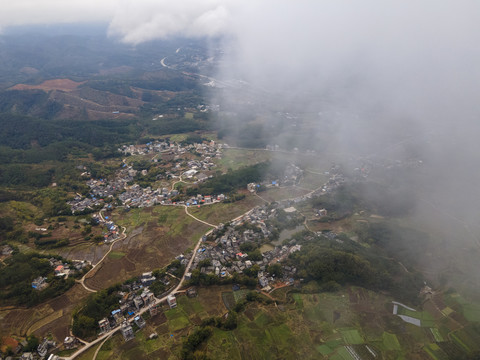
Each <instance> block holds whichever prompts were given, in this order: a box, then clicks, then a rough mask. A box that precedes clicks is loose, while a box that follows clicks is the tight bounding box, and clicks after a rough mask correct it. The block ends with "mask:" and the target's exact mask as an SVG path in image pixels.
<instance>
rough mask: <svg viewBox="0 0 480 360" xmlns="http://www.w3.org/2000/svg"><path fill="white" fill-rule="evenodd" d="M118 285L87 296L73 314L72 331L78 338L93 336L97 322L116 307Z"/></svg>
mask: <svg viewBox="0 0 480 360" xmlns="http://www.w3.org/2000/svg"><path fill="white" fill-rule="evenodd" d="M120 288H121V287H120V285H115V286H111V287H109V288H108V289H105V290H101V291H98V292H96V293H95V294H92V295H90V296H89V297H88V299H87V301H86V303H85V305H84V306H83V307H82V309H81V310H80V311H76V312H75V313H74V314H73V326H72V332H73V334H74V335H75V336H78V337H80V338H88V337H91V336H94V335H95V334H96V332H97V329H98V322H99V321H100V320H102V319H103V318H104V317H105V316H107V315H108V314H110V312H111V311H112V310H115V309H117V308H118V300H119V299H120V296H119V295H118V291H119V290H120Z"/></svg>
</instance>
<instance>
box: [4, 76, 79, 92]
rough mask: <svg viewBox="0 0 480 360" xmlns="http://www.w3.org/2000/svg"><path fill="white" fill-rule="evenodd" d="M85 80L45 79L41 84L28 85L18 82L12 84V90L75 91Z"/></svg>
mask: <svg viewBox="0 0 480 360" xmlns="http://www.w3.org/2000/svg"><path fill="white" fill-rule="evenodd" d="M84 83H85V81H81V82H77V81H73V80H70V79H53V80H45V81H44V82H43V83H41V84H39V85H28V84H17V85H15V86H12V87H11V88H10V89H11V90H44V91H50V90H62V91H73V90H75V89H76V88H77V87H79V86H80V85H82V84H84Z"/></svg>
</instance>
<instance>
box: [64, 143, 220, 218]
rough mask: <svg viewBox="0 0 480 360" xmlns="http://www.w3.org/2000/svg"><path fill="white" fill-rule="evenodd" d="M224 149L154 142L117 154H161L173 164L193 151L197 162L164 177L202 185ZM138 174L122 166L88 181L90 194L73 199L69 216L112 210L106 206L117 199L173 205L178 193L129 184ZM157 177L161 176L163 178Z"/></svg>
mask: <svg viewBox="0 0 480 360" xmlns="http://www.w3.org/2000/svg"><path fill="white" fill-rule="evenodd" d="M225 146H226V145H224V144H216V143H215V142H214V141H211V142H203V143H195V144H189V145H185V146H182V145H181V144H177V143H169V142H161V141H154V142H150V143H147V144H145V145H123V146H122V148H120V149H119V151H121V152H122V153H124V154H131V155H148V154H152V153H162V156H165V157H169V158H171V159H172V160H174V161H178V160H180V158H181V155H184V154H185V153H187V152H192V151H194V152H195V153H197V154H198V155H200V159H190V160H188V161H186V163H185V167H186V169H185V167H182V166H181V165H180V164H179V163H177V164H176V165H175V166H172V168H171V169H170V170H168V171H167V172H166V176H167V177H169V178H173V179H175V178H177V179H181V178H184V179H192V180H194V181H195V182H201V181H205V180H207V179H208V178H210V177H211V175H207V174H206V172H208V171H210V170H211V169H212V168H213V167H215V164H214V162H213V161H212V158H214V157H215V158H217V159H218V158H221V155H222V153H221V150H222V149H223V148H224V147H225ZM153 161H154V162H157V161H158V159H156V158H154V159H153ZM137 173H138V171H137V170H135V169H133V168H132V166H128V165H127V164H125V163H124V164H123V166H122V168H121V169H119V170H117V171H116V172H115V176H114V178H113V179H109V180H107V179H89V180H88V181H87V185H88V186H89V187H90V193H89V195H88V196H86V197H83V196H81V195H80V194H77V195H76V196H75V198H74V199H73V200H71V201H68V205H70V208H71V211H72V213H73V214H75V213H82V212H85V211H94V210H96V209H99V208H101V207H102V206H110V207H111V206H112V205H111V204H108V205H107V203H111V201H112V200H113V198H115V197H116V196H117V198H118V200H120V202H121V203H122V205H124V206H126V207H140V208H141V207H149V206H153V205H156V204H164V205H171V204H173V203H172V201H171V199H172V198H174V197H175V196H177V195H178V190H175V189H167V188H162V189H160V188H158V189H152V188H151V187H146V188H142V187H140V186H139V185H138V184H133V185H132V182H133V181H134V178H135V176H136V175H137ZM141 173H142V175H147V174H148V171H147V170H146V169H144V170H142V171H141ZM83 174H87V173H83ZM158 176H160V177H163V175H158ZM158 176H157V177H158ZM107 199H109V200H107ZM208 201H209V200H208V198H207V199H205V202H207V203H208ZM220 201H221V200H220Z"/></svg>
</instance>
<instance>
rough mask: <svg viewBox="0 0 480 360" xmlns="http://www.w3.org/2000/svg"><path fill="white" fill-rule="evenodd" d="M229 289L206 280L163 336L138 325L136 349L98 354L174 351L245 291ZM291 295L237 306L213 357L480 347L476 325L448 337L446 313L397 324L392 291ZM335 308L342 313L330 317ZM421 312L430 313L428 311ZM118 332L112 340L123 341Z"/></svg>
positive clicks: (403, 355) (216, 338)
mask: <svg viewBox="0 0 480 360" xmlns="http://www.w3.org/2000/svg"><path fill="white" fill-rule="evenodd" d="M230 289H231V287H230V286H217V287H208V288H202V287H200V288H198V293H199V296H198V297H196V298H187V297H186V296H178V297H177V304H178V307H177V308H176V309H170V310H166V311H165V315H166V317H167V322H165V323H163V324H161V325H159V326H157V327H156V328H155V331H156V332H157V333H158V334H159V337H158V339H155V340H147V338H148V335H149V331H151V330H147V329H143V330H140V331H138V332H137V333H136V336H135V340H133V341H135V342H136V344H135V347H134V348H135V349H136V350H134V349H133V348H131V346H127V345H128V343H126V344H124V345H122V343H119V344H118V346H117V345H115V347H118V350H115V351H110V352H109V351H107V348H108V344H106V347H105V349H102V351H101V352H100V359H102V358H105V359H106V358H112V359H133V358H135V356H137V358H145V357H151V358H155V356H156V358H163V357H164V358H168V357H169V356H170V357H171V356H173V358H175V356H178V354H179V349H180V346H181V344H182V342H183V341H184V339H185V337H186V336H187V335H188V334H191V333H192V332H193V330H194V329H196V328H198V324H199V320H198V319H199V317H200V319H205V318H207V317H210V316H222V315H223V314H225V307H224V306H223V304H224V301H225V297H227V298H228V301H227V302H231V303H232V305H233V304H235V303H236V301H238V300H240V299H242V298H243V297H244V295H245V294H246V293H247V291H237V292H232V291H231V290H230ZM285 299H289V300H288V303H284V304H283V305H282V307H281V308H280V307H276V306H275V305H273V304H272V305H265V304H262V303H257V302H253V303H252V302H248V303H247V306H246V309H245V310H244V311H242V312H240V313H239V314H238V324H237V328H236V329H234V330H231V331H225V330H222V329H220V328H215V327H213V328H212V331H213V333H212V336H211V338H210V339H209V340H208V341H207V342H206V343H205V345H204V346H202V347H201V348H200V352H203V353H204V354H205V355H206V356H207V357H208V358H211V359H227V360H235V359H244V358H248V359H279V358H281V359H299V358H300V359H301V358H305V359H318V358H324V359H329V360H351V359H353V356H352V355H351V354H350V352H349V350H348V346H352V349H354V351H355V352H357V354H358V355H359V356H360V357H361V358H362V359H372V357H371V353H369V352H368V350H367V349H366V347H365V346H366V345H368V346H369V347H370V348H372V349H374V351H375V352H376V353H377V356H378V358H385V359H387V358H388V359H390V358H391V359H409V358H411V354H414V353H417V354H418V351H419V349H423V350H420V351H422V354H423V356H425V358H426V357H427V356H429V357H430V358H432V359H433V360H446V359H448V357H447V355H446V354H447V352H446V351H444V350H443V348H444V347H445V345H448V344H451V346H452V347H454V348H456V347H457V346H458V347H459V348H461V349H463V352H464V353H473V352H474V351H477V350H479V347H478V345H477V343H476V342H477V339H478V335H477V333H476V331H475V328H474V327H472V326H467V327H465V328H463V329H461V330H457V331H455V332H453V333H450V335H451V337H452V339H453V341H454V343H455V344H456V346H455V345H454V343H452V342H449V340H448V339H447V338H446V336H445V334H446V333H447V332H448V329H447V328H444V327H442V326H444V325H442V324H441V323H440V321H441V320H439V323H437V324H435V326H433V327H430V328H429V329H425V328H420V327H413V326H412V328H413V330H412V331H409V332H408V333H405V331H404V330H402V327H399V324H403V323H402V322H401V320H400V319H399V318H398V317H396V316H394V315H392V314H391V312H390V307H389V306H387V304H390V303H391V299H390V298H387V297H385V296H382V295H379V294H377V293H374V292H371V291H367V290H365V289H361V288H353V287H352V288H349V291H348V293H347V292H345V291H340V292H338V293H313V294H302V293H293V294H291V296H287V297H286V298H285ZM349 299H355V301H356V302H357V301H363V302H364V305H363V306H364V307H363V308H364V309H367V308H366V307H365V304H370V305H371V311H370V312H369V313H368V315H364V314H362V312H361V311H360V312H359V311H357V310H354V308H353V307H352V306H351V303H350V301H349ZM360 299H361V300H360ZM201 314H203V316H202V315H201ZM334 314H337V315H336V316H333V317H332V315H334ZM377 315H381V316H377ZM417 315H420V316H422V317H425V315H424V314H422V312H418V314H417ZM147 323H148V321H147ZM194 324H196V325H194ZM403 326H404V325H403ZM442 334H443V335H442ZM171 335H174V336H173V337H172V336H171ZM116 338H117V337H115V338H113V339H112V340H111V341H113V342H115V341H117V340H115V339H116ZM118 339H121V337H118ZM432 339H434V341H435V343H432ZM437 343H438V344H437ZM115 344H116V343H115ZM123 346H125V349H123ZM127 347H128V349H127ZM447 348H448V347H447ZM447 351H448V350H447ZM457 351H459V350H457ZM246 354H247V356H246ZM162 356H163V357H162ZM422 359H423V358H422Z"/></svg>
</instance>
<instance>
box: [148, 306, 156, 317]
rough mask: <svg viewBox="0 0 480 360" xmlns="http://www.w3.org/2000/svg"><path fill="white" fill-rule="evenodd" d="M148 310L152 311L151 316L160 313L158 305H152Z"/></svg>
mask: <svg viewBox="0 0 480 360" xmlns="http://www.w3.org/2000/svg"><path fill="white" fill-rule="evenodd" d="M148 310H149V312H150V316H155V315H157V314H158V305H152V306H150V308H149V309H148Z"/></svg>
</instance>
